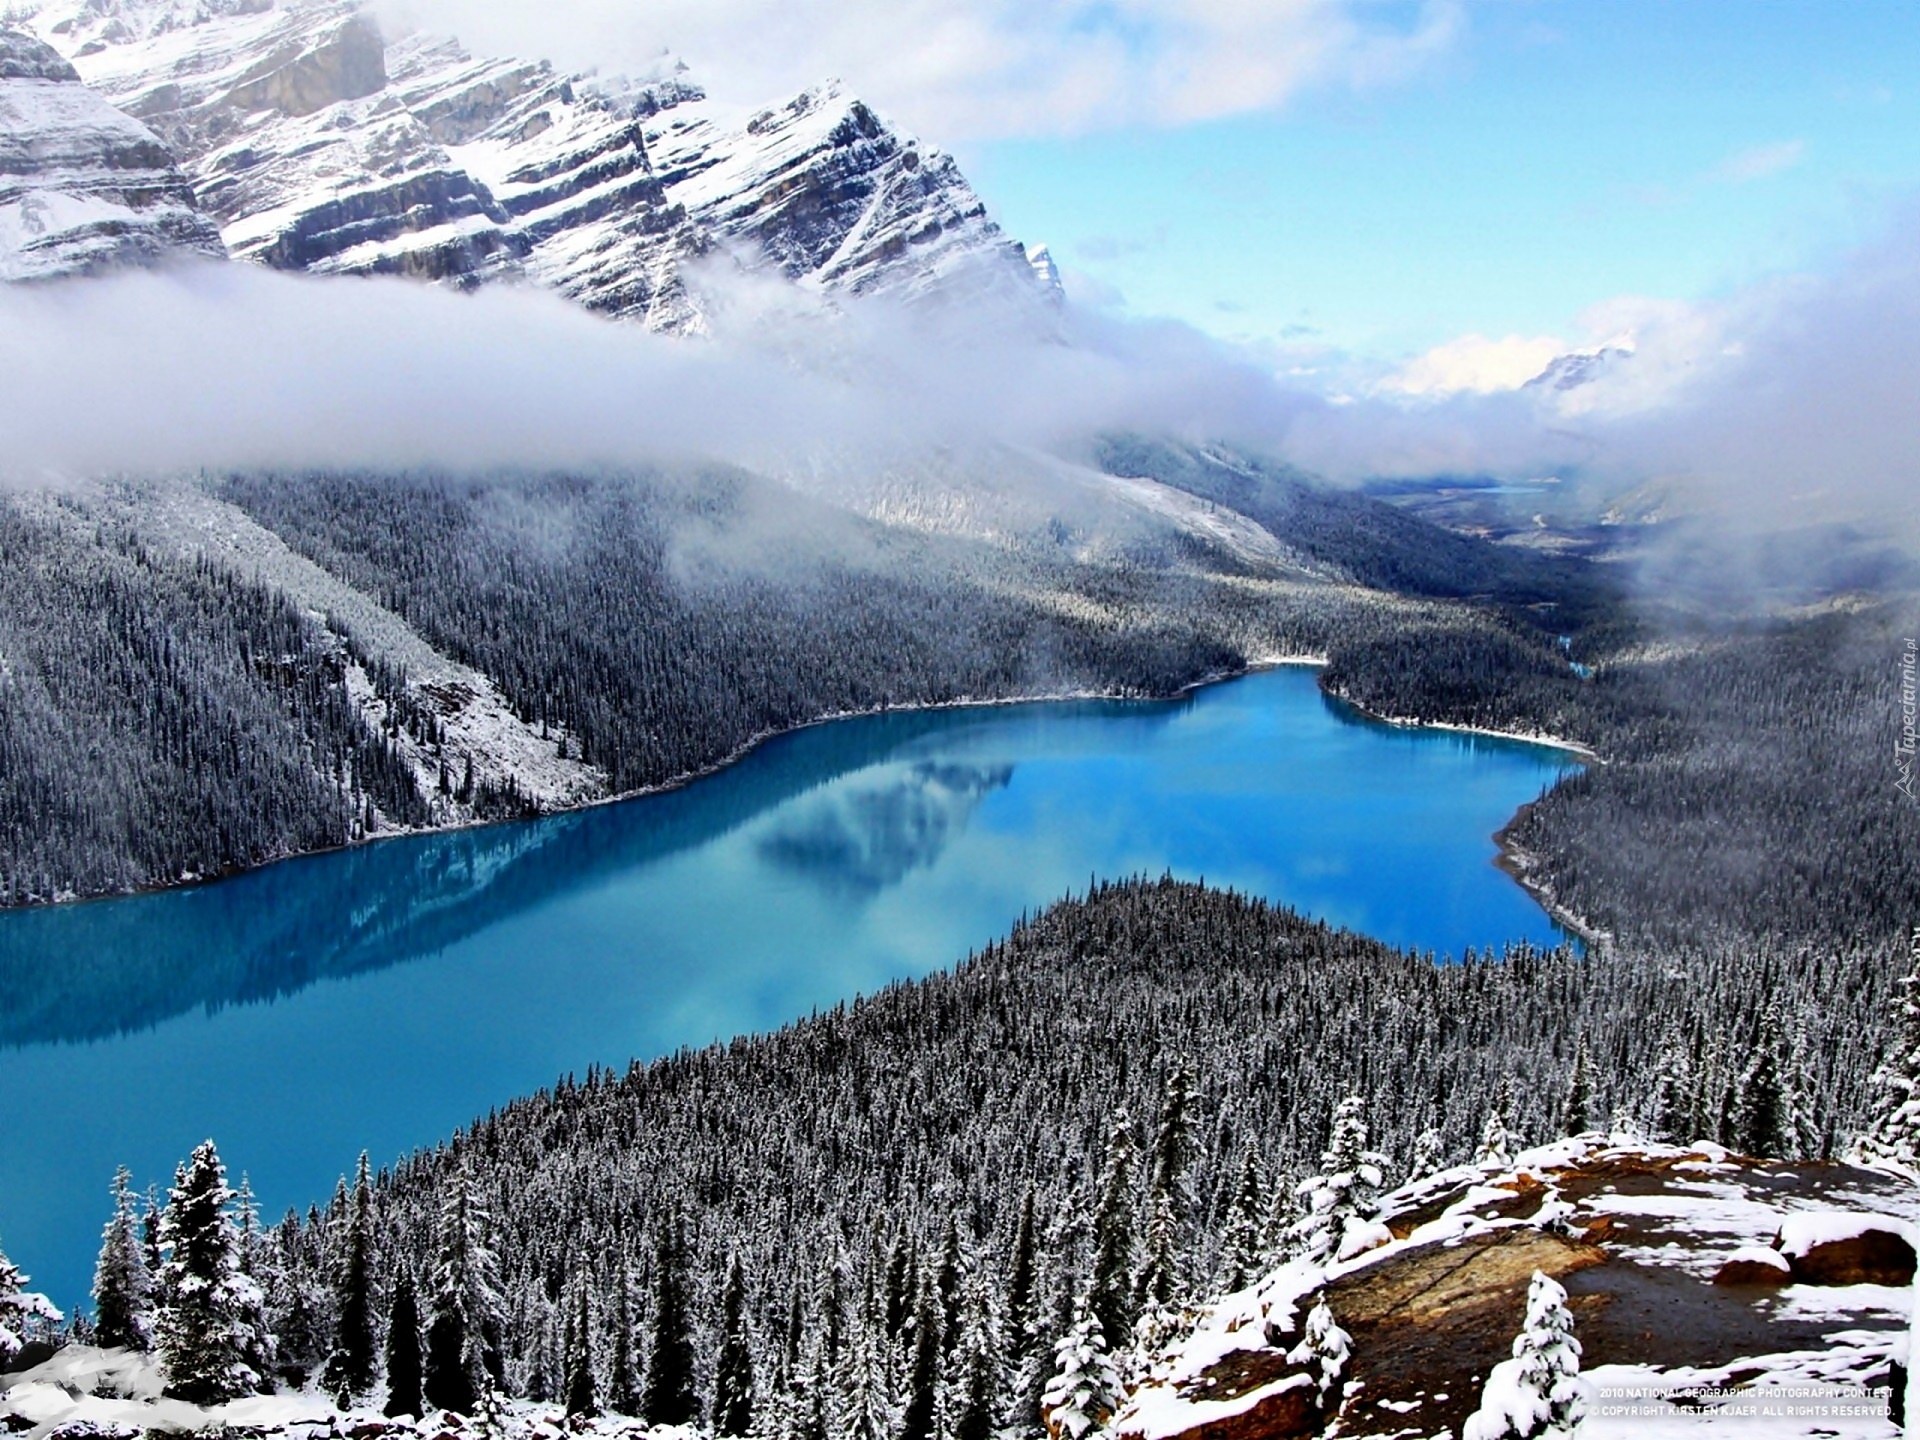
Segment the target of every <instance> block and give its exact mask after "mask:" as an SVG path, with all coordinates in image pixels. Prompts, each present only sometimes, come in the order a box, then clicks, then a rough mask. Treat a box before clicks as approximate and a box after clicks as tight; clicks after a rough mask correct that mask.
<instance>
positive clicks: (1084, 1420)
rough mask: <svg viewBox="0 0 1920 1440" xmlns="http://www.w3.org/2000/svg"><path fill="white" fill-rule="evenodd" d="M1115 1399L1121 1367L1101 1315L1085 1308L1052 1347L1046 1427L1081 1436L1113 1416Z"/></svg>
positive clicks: (1073, 1438)
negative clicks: (1109, 1344) (1110, 1347)
mask: <svg viewBox="0 0 1920 1440" xmlns="http://www.w3.org/2000/svg"><path fill="white" fill-rule="evenodd" d="M1119 1404H1120V1372H1119V1371H1118V1370H1117V1369H1116V1368H1115V1366H1114V1363H1113V1356H1112V1355H1111V1354H1110V1353H1109V1352H1108V1350H1107V1338H1106V1336H1105V1335H1104V1334H1102V1333H1101V1330H1100V1318H1099V1317H1098V1316H1097V1315H1095V1314H1094V1313H1093V1311H1092V1309H1091V1308H1084V1309H1083V1310H1082V1311H1081V1313H1080V1315H1079V1317H1078V1318H1077V1319H1076V1320H1075V1322H1074V1325H1073V1328H1072V1329H1070V1330H1069V1331H1068V1332H1067V1333H1066V1335H1065V1336H1063V1337H1062V1338H1061V1341H1060V1344H1059V1346H1058V1347H1057V1348H1056V1349H1055V1351H1054V1372H1053V1378H1052V1380H1050V1381H1049V1382H1048V1383H1047V1392H1046V1395H1045V1397H1044V1398H1043V1399H1042V1401H1041V1411H1042V1413H1043V1414H1044V1415H1045V1416H1046V1419H1047V1428H1048V1431H1049V1433H1051V1434H1055V1435H1059V1436H1061V1437H1063V1440H1084V1437H1086V1436H1087V1435H1088V1434H1090V1433H1092V1432H1093V1431H1095V1430H1098V1429H1100V1428H1101V1427H1103V1426H1104V1425H1105V1424H1106V1423H1107V1421H1109V1420H1111V1419H1112V1418H1113V1412H1114V1411H1115V1410H1116V1409H1117V1408H1118V1407H1119Z"/></svg>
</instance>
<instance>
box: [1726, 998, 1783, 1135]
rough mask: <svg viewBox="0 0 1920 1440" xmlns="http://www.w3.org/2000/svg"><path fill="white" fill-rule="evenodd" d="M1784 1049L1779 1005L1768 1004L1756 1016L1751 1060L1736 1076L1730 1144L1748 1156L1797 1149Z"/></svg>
mask: <svg viewBox="0 0 1920 1440" xmlns="http://www.w3.org/2000/svg"><path fill="white" fill-rule="evenodd" d="M1785 1048H1786V1044H1785V1039H1784V1037H1783V1035H1782V1033H1781V1022H1780V1011H1779V1007H1778V1006H1777V1005H1769V1006H1767V1008H1766V1009H1765V1010H1764V1011H1762V1012H1761V1015H1760V1032H1759V1034H1758V1035H1757V1036H1756V1037H1755V1039H1754V1047H1753V1050H1754V1053H1753V1063H1752V1064H1750V1065H1749V1066H1748V1067H1747V1069H1746V1072H1745V1073H1744V1074H1743V1075H1741V1077H1740V1091H1739V1099H1738V1101H1737V1103H1736V1107H1735V1112H1734V1117H1735V1119H1734V1123H1735V1126H1736V1133H1735V1137H1734V1144H1735V1146H1736V1147H1737V1148H1739V1149H1740V1150H1742V1151H1744V1152H1745V1153H1746V1154H1748V1155H1754V1156H1760V1157H1765V1158H1773V1159H1791V1158H1792V1157H1793V1154H1794V1152H1795V1150H1796V1149H1797V1146H1796V1145H1795V1144H1794V1141H1795V1139H1796V1138H1797V1134H1796V1131H1797V1127H1796V1125H1795V1123H1794V1098H1793V1096H1792V1093H1791V1087H1790V1085H1789V1082H1788V1069H1787V1057H1786V1054H1785Z"/></svg>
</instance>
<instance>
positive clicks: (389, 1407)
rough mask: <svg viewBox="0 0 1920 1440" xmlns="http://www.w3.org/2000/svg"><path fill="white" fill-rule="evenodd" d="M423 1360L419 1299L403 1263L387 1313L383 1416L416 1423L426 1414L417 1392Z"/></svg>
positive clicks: (418, 1391)
mask: <svg viewBox="0 0 1920 1440" xmlns="http://www.w3.org/2000/svg"><path fill="white" fill-rule="evenodd" d="M423 1360H424V1357H423V1356H422V1354H421V1353H420V1296H419V1293H418V1291H417V1290H416V1289H415V1288H414V1284H413V1271H412V1270H411V1269H410V1268H408V1266H407V1265H406V1263H405V1262H404V1261H403V1262H402V1263H401V1266H400V1277H399V1278H398V1279H397V1280H395V1281H394V1284H393V1307H392V1309H390V1310H389V1311H388V1312H387V1404H386V1414H387V1415H389V1416H396V1417H397V1416H400V1415H410V1416H413V1417H414V1418H415V1419H418V1418H419V1417H420V1416H421V1415H423V1414H424V1413H425V1412H426V1405H425V1400H424V1397H423V1396H422V1394H421V1391H420V1387H421V1380H422V1362H423Z"/></svg>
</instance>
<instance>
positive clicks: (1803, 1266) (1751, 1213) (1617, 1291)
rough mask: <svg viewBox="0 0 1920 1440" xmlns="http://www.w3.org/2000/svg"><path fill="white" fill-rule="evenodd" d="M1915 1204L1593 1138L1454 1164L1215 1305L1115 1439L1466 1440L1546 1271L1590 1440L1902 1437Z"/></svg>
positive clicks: (1885, 1188) (1836, 1182)
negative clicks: (1317, 1316)
mask: <svg viewBox="0 0 1920 1440" xmlns="http://www.w3.org/2000/svg"><path fill="white" fill-rule="evenodd" d="M1916 1215H1920V1190H1916V1189H1915V1188H1914V1187H1913V1186H1912V1185H1910V1184H1908V1183H1907V1182H1905V1181H1903V1180H1898V1179H1894V1178H1892V1177H1889V1176H1886V1175H1882V1174H1879V1173H1877V1172H1871V1171H1867V1170H1861V1169H1856V1168H1853V1167H1850V1166H1844V1165H1834V1164H1817V1163H1791V1164H1785V1163H1777V1162H1768V1163H1761V1162H1758V1161H1754V1160H1750V1159H1746V1158H1744V1157H1741V1156H1737V1155H1731V1154H1729V1153H1727V1152H1726V1151H1725V1150H1723V1149H1721V1148H1720V1147H1719V1146H1714V1145H1699V1146H1695V1147H1689V1148H1677V1147H1670V1146H1650V1145H1644V1144H1623V1143H1614V1142H1612V1141H1608V1140H1605V1139H1603V1138H1602V1137H1599V1136H1591V1137H1586V1138H1584V1139H1581V1140H1572V1141H1567V1142H1563V1143H1562V1144H1559V1145H1556V1146H1552V1147H1547V1148H1544V1149H1541V1150H1536V1151H1532V1152H1529V1153H1527V1154H1524V1155H1522V1156H1520V1157H1519V1161H1518V1163H1517V1164H1514V1165H1512V1166H1510V1167H1493V1166H1488V1167H1485V1168H1479V1169H1474V1168H1467V1169H1458V1170H1452V1171H1447V1172H1445V1173H1442V1174H1440V1175H1437V1176H1435V1177H1433V1178H1432V1179H1431V1180H1427V1181H1424V1182H1420V1183H1418V1184H1414V1185H1411V1186H1408V1187H1407V1188H1405V1189H1403V1190H1401V1191H1399V1192H1397V1193H1395V1194H1394V1195H1392V1196H1390V1197H1388V1202H1387V1207H1386V1212H1385V1219H1386V1222H1387V1228H1388V1232H1389V1233H1390V1234H1391V1236H1392V1237H1393V1238H1392V1240H1391V1242H1390V1243H1386V1244H1382V1245H1379V1246H1377V1247H1376V1248H1374V1249H1372V1250H1370V1251H1368V1252H1366V1253H1364V1254H1361V1255H1358V1256H1355V1257H1354V1258H1352V1259H1350V1260H1348V1261H1346V1262H1344V1263H1341V1264H1338V1265H1335V1266H1333V1267H1331V1268H1329V1269H1325V1270H1322V1269H1319V1268H1317V1267H1314V1266H1312V1265H1309V1264H1307V1263H1305V1262H1294V1263H1291V1264H1289V1265H1286V1266H1284V1267H1282V1268H1281V1269H1279V1270H1277V1271H1275V1272H1274V1273H1273V1274H1271V1275H1269V1276H1268V1277H1266V1278H1265V1279H1264V1280H1262V1281H1261V1282H1260V1283H1258V1284H1256V1285H1254V1286H1252V1287H1251V1288H1249V1289H1248V1290H1245V1291H1243V1292H1241V1293H1239V1294H1236V1295H1230V1296H1228V1297H1226V1298H1225V1299H1223V1300H1221V1301H1219V1302H1218V1303H1217V1304H1215V1305H1213V1306H1211V1307H1209V1308H1208V1309H1206V1310H1205V1311H1203V1312H1202V1313H1201V1314H1200V1315H1199V1316H1198V1317H1197V1318H1196V1320H1195V1322H1194V1323H1193V1325H1192V1327H1191V1329H1190V1331H1189V1332H1188V1333H1187V1334H1185V1335H1184V1336H1183V1337H1182V1338H1181V1339H1180V1340H1178V1341H1177V1342H1175V1343H1174V1344H1172V1345H1170V1346H1169V1347H1167V1348H1166V1349H1165V1350H1164V1351H1163V1352H1161V1354H1160V1355H1159V1356H1158V1357H1157V1359H1156V1360H1155V1362H1154V1364H1153V1366H1152V1369H1151V1371H1150V1373H1149V1375H1148V1376H1147V1377H1146V1378H1145V1379H1144V1380H1143V1381H1142V1382H1141V1383H1140V1384H1138V1385H1137V1386H1136V1387H1135V1388H1134V1389H1133V1391H1132V1392H1131V1394H1130V1395H1128V1396H1127V1397H1126V1399H1125V1401H1124V1403H1123V1404H1122V1405H1121V1407H1120V1408H1119V1410H1118V1411H1117V1413H1115V1414H1114V1415H1113V1416H1112V1417H1111V1419H1110V1420H1109V1422H1108V1424H1107V1426H1106V1433H1107V1435H1109V1436H1111V1437H1112V1440H1281V1437H1289V1436H1310V1435H1321V1434H1331V1433H1336V1429H1337V1433H1338V1434H1339V1435H1342V1436H1360V1435H1375V1436H1390V1435H1397V1436H1432V1435H1458V1434H1460V1433H1461V1431H1462V1427H1463V1426H1464V1425H1465V1423H1466V1421H1467V1420H1468V1418H1469V1417H1470V1416H1471V1415H1472V1414H1473V1413H1474V1412H1475V1411H1476V1410H1477V1409H1478V1408H1479V1407H1480V1404H1481V1398H1482V1391H1483V1387H1484V1386H1485V1384H1486V1382H1487V1378H1488V1376H1489V1374H1490V1373H1491V1372H1492V1370H1493V1367H1494V1366H1495V1365H1496V1364H1498V1363H1500V1362H1501V1361H1503V1360H1506V1359H1508V1357H1509V1356H1510V1354H1511V1353H1512V1344H1513V1340H1514V1337H1515V1335H1516V1334H1517V1333H1518V1332H1519V1330H1520V1328H1521V1325H1522V1321H1523V1317H1524V1315H1525V1311H1526V1303H1527V1295H1528V1287H1529V1284H1530V1281H1531V1279H1532V1277H1533V1276H1534V1275H1535V1274H1543V1275H1546V1276H1548V1277H1550V1278H1552V1279H1554V1280H1556V1281H1557V1282H1558V1283H1559V1284H1560V1285H1562V1286H1564V1287H1565V1289H1566V1292H1567V1296H1568V1301H1567V1305H1568V1309H1569V1310H1570V1312H1571V1314H1572V1317H1573V1322H1574V1333H1575V1335H1576V1337H1577V1338H1578V1340H1579V1343H1580V1345H1581V1346H1582V1348H1583V1351H1584V1355H1583V1357H1582V1358H1583V1366H1582V1372H1583V1373H1582V1376H1581V1382H1582V1385H1583V1388H1584V1390H1585V1394H1586V1403H1587V1419H1586V1422H1585V1425H1584V1428H1583V1429H1582V1431H1581V1434H1582V1435H1583V1436H1586V1437H1588V1440H1599V1437H1605V1436H1614V1435H1618V1436H1623V1437H1624V1436H1647V1435H1664V1434H1667V1433H1669V1427H1674V1426H1684V1427H1686V1429H1685V1433H1687V1434H1689V1435H1693V1434H1706V1435H1711V1434H1715V1433H1718V1432H1719V1430H1720V1427H1721V1426H1723V1425H1724V1426H1725V1428H1726V1430H1727V1432H1728V1433H1738V1434H1742V1435H1755V1434H1765V1435H1768V1436H1772V1435H1776V1434H1777V1435H1803V1434H1822V1435H1835V1436H1860V1437H1867V1436H1891V1435H1894V1434H1896V1433H1897V1431H1896V1428H1895V1426H1894V1424H1893V1422H1892V1420H1891V1419H1890V1418H1888V1412H1889V1409H1890V1408H1891V1401H1892V1394H1891V1391H1892V1389H1893V1388H1894V1387H1896V1386H1897V1385H1899V1384H1901V1383H1903V1380H1904V1370H1903V1369H1899V1368H1896V1367H1903V1366H1904V1364H1905V1362H1906V1357H1907V1346H1908V1333H1907V1332H1908V1323H1909V1315H1910V1313H1911V1310H1912V1288H1911V1282H1912V1280H1913V1274H1914V1254H1915V1251H1914V1241H1915V1235H1916V1231H1915V1229H1914V1227H1913V1225H1912V1223H1911V1222H1912V1220H1913V1218H1914V1217H1915V1216H1916ZM1320 1298H1324V1299H1325V1301H1326V1303H1327V1305H1328V1307H1329V1308H1330V1310H1331V1312H1332V1315H1333V1317H1334V1319H1335V1320H1336V1322H1337V1323H1338V1325H1339V1326H1340V1327H1341V1329H1343V1330H1344V1331H1345V1332H1346V1335H1347V1337H1348V1340H1349V1342H1350V1353H1349V1354H1348V1356H1347V1358H1346V1362H1345V1366H1344V1368H1343V1370H1342V1371H1341V1374H1340V1380H1339V1384H1338V1386H1337V1387H1336V1391H1335V1392H1330V1393H1329V1394H1328V1395H1327V1396H1326V1399H1325V1403H1324V1404H1322V1403H1320V1396H1319V1391H1318V1386H1317V1384H1316V1381H1317V1378H1318V1377H1317V1374H1316V1372H1315V1371H1314V1370H1313V1367H1312V1363H1311V1361H1310V1358H1309V1357H1308V1355H1307V1354H1305V1353H1304V1352H1303V1350H1302V1347H1301V1341H1302V1338H1303V1332H1304V1329H1305V1326H1306V1321H1307V1317H1308V1313H1309V1310H1310V1307H1311V1306H1312V1304H1313V1303H1314V1302H1315V1300H1316V1299H1320ZM1843 1412H1854V1413H1843ZM1336 1417H1337V1421H1336ZM1756 1424H1759V1425H1761V1426H1762V1427H1763V1428H1761V1429H1758V1430H1756V1429H1753V1428H1752V1427H1753V1426H1754V1425H1756Z"/></svg>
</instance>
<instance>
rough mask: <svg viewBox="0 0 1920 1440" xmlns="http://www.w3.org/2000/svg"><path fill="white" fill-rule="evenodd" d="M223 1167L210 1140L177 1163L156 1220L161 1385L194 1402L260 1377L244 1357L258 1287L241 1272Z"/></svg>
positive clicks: (252, 1338)
mask: <svg viewBox="0 0 1920 1440" xmlns="http://www.w3.org/2000/svg"><path fill="white" fill-rule="evenodd" d="M233 1198H234V1192H233V1191H232V1190H230V1189H228V1188H227V1172H226V1167H225V1166H223V1165H222V1164H221V1163H220V1155H219V1152H218V1151H216V1150H215V1149H214V1145H213V1142H212V1141H211V1140H206V1141H203V1142H202V1143H201V1144H200V1145H199V1146H198V1147H197V1148H196V1149H195V1150H194V1152H193V1155H192V1157H191V1158H190V1159H189V1160H188V1161H187V1162H186V1163H185V1164H184V1165H182V1166H181V1167H180V1169H179V1171H178V1173H177V1174H176V1176H175V1180H174V1186H173V1189H172V1191H171V1193H170V1194H169V1196H168V1199H167V1208H166V1212H165V1213H164V1214H163V1215H162V1217H161V1221H160V1245H161V1249H162V1252H163V1253H164V1254H165V1256H166V1259H165V1260H164V1261H163V1262H162V1264H161V1267H160V1286H159V1290H160V1315H159V1323H158V1324H157V1325H156V1327H155V1340H156V1342H157V1346H158V1349H159V1353H160V1361H161V1365H162V1367H163V1368H164V1370H165V1372H166V1377H167V1389H166V1393H167V1394H168V1395H170V1396H172V1397H173V1398H175V1399H178V1400H186V1401H189V1402H191V1403H193V1404H196V1405H217V1404H220V1403H222V1402H223V1401H227V1400H236V1399H238V1398H239V1397H240V1396H242V1395H246V1394H249V1393H251V1392H252V1391H253V1390H255V1389H256V1388H258V1387H259V1386H260V1385H261V1384H262V1383H263V1382H264V1379H265V1377H264V1376H262V1375H261V1374H260V1373H259V1372H258V1371H257V1370H255V1369H254V1368H253V1367H252V1366H251V1365H250V1364H249V1363H248V1356H249V1353H250V1352H251V1351H252V1350H253V1349H255V1347H256V1344H257V1335H256V1332H255V1329H254V1326H253V1323H252V1321H253V1318H254V1317H256V1316H258V1314H259V1311H260V1292H259V1289H258V1288H257V1287H256V1286H255V1285H254V1283H253V1282H252V1281H251V1280H249V1279H248V1278H247V1277H246V1276H245V1275H243V1274H242V1273H241V1272H240V1256H239V1246H238V1241H237V1236H236V1234H235V1231H234V1226H233V1217H232V1215H231V1214H230V1213H229V1211H228V1206H229V1205H230V1204H231V1202H232V1200H233Z"/></svg>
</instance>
